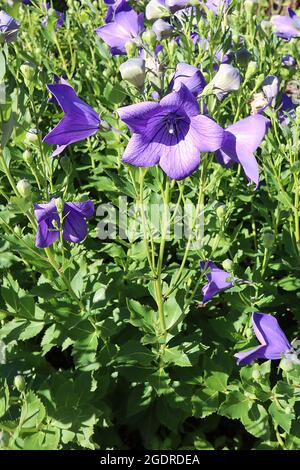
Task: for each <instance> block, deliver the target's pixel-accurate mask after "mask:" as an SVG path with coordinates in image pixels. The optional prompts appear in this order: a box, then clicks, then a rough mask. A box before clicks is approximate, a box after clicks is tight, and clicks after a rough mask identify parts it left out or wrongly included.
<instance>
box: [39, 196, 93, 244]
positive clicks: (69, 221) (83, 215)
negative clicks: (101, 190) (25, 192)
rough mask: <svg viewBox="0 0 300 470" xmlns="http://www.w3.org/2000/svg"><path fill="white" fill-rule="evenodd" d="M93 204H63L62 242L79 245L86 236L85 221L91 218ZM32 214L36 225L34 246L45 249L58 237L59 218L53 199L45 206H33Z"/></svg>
mask: <svg viewBox="0 0 300 470" xmlns="http://www.w3.org/2000/svg"><path fill="white" fill-rule="evenodd" d="M93 213H94V204H93V203H92V201H84V202H65V203H64V208H63V214H62V215H63V233H62V237H63V239H64V240H66V241H69V242H73V243H80V242H81V241H82V240H84V239H85V237H86V236H87V225H86V221H85V219H87V218H90V217H92V215H93ZM34 214H35V218H36V220H37V223H38V230H37V234H36V240H35V245H36V247H37V248H46V247H48V246H50V245H52V243H54V242H55V241H56V240H57V239H58V237H59V230H58V229H59V228H60V218H59V213H58V209H57V207H56V204H55V199H52V200H51V201H50V202H48V203H47V204H35V205H34Z"/></svg>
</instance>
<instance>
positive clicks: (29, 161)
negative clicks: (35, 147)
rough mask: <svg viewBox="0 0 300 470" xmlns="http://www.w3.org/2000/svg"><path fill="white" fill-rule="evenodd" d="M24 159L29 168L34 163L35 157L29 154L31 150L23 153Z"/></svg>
mask: <svg viewBox="0 0 300 470" xmlns="http://www.w3.org/2000/svg"><path fill="white" fill-rule="evenodd" d="M23 159H24V161H25V163H26V164H27V165H28V166H30V165H31V164H32V163H33V160H34V157H33V155H32V153H31V152H29V150H25V152H24V153H23Z"/></svg>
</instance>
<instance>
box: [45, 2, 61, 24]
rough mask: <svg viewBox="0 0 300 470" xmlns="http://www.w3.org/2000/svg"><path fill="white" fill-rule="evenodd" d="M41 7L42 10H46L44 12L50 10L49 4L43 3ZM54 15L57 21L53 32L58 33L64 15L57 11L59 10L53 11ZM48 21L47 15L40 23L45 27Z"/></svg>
mask: <svg viewBox="0 0 300 470" xmlns="http://www.w3.org/2000/svg"><path fill="white" fill-rule="evenodd" d="M42 6H43V9H44V10H46V11H48V10H50V9H51V4H50V2H43V4H42ZM55 14H56V17H57V21H56V25H55V31H58V30H59V28H61V27H62V25H63V24H64V22H65V14H64V12H62V11H59V10H55ZM48 21H49V18H48V15H47V16H45V17H44V18H43V21H42V23H43V26H47V24H48Z"/></svg>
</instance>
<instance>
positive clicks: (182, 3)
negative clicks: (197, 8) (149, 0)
mask: <svg viewBox="0 0 300 470" xmlns="http://www.w3.org/2000/svg"><path fill="white" fill-rule="evenodd" d="M188 3H189V0H165V4H166V6H167V7H168V8H169V10H170V12H171V13H175V12H176V11H178V10H182V9H183V8H185V7H186V6H187V4H188Z"/></svg>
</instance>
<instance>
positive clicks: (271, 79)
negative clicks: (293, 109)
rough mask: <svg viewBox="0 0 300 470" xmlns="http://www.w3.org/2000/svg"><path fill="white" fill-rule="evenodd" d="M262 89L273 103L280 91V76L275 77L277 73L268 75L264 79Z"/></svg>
mask: <svg viewBox="0 0 300 470" xmlns="http://www.w3.org/2000/svg"><path fill="white" fill-rule="evenodd" d="M262 89H263V92H264V94H265V95H266V98H267V100H268V102H269V104H271V103H272V101H273V99H274V98H276V96H277V95H278V93H279V79H278V77H275V75H268V76H267V77H266V78H265V79H264V81H263V84H262Z"/></svg>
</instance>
